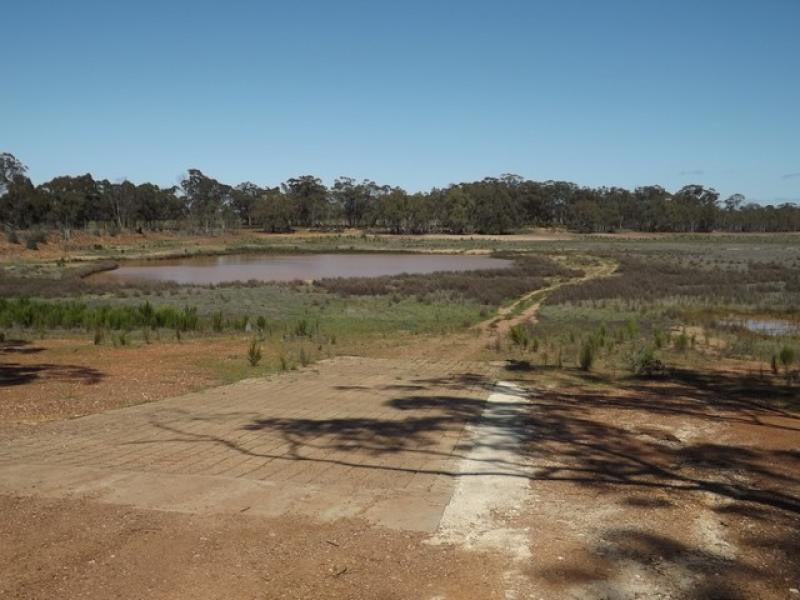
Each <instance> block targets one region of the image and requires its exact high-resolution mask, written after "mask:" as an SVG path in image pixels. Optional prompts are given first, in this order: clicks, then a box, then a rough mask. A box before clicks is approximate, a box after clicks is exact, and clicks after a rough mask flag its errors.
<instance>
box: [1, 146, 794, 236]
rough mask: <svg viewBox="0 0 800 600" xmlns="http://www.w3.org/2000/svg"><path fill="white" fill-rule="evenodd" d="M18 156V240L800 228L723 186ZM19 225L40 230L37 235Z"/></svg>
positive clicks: (14, 184)
mask: <svg viewBox="0 0 800 600" xmlns="http://www.w3.org/2000/svg"><path fill="white" fill-rule="evenodd" d="M26 173H27V168H26V167H25V165H23V164H22V163H21V162H20V161H19V160H17V159H16V158H15V157H14V156H13V155H11V154H8V153H3V154H0V224H2V225H4V226H5V228H6V237H7V239H8V241H9V242H11V243H22V242H23V240H24V242H25V244H26V245H27V247H28V248H30V249H36V248H37V247H38V244H39V243H41V242H43V241H44V240H45V237H44V234H43V232H42V231H41V228H42V227H50V228H55V229H58V230H59V231H61V232H62V233H63V236H64V238H65V239H67V238H68V237H69V235H70V231H71V230H72V229H75V228H86V229H88V230H90V231H96V232H101V231H102V232H107V233H109V234H111V235H114V234H116V233H118V232H119V231H122V230H139V231H142V230H145V229H148V230H153V229H165V228H192V229H197V230H202V231H204V232H209V231H211V230H215V229H220V228H226V227H234V226H239V225H245V226H249V227H259V228H261V229H263V230H265V231H271V232H278V231H290V230H291V229H292V228H294V227H333V228H339V227H364V228H377V229H382V230H384V231H389V232H392V233H412V234H417V233H426V232H433V231H440V232H450V233H457V234H469V233H507V232H510V231H514V230H518V229H520V228H524V227H531V226H554V227H567V228H570V229H573V230H576V231H582V232H587V233H591V232H613V231H616V230H620V229H632V230H641V231H668V232H707V231H712V230H724V231H735V232H738V231H758V232H765V231H798V230H800V207H799V206H797V205H796V204H791V203H785V204H781V205H779V206H761V205H758V204H754V203H747V202H746V200H745V198H744V197H743V196H742V195H740V194H734V195H732V196H730V197H729V198H727V199H725V200H724V201H723V202H720V198H719V194H718V193H717V192H716V191H715V190H714V189H712V188H707V187H704V186H702V185H699V184H693V185H687V186H684V187H683V188H681V189H680V190H678V191H676V192H674V193H671V192H668V191H667V190H665V189H664V188H662V187H660V186H657V185H652V186H643V187H639V188H636V189H634V190H627V189H622V188H616V187H612V188H605V187H602V188H590V187H581V186H578V185H576V184H574V183H570V182H566V181H544V182H538V181H530V180H525V179H523V178H521V177H519V176H516V175H502V176H501V177H497V178H496V177H487V178H485V179H483V180H481V181H473V182H464V183H457V184H453V185H450V186H448V187H446V188H441V189H439V188H434V189H432V190H430V191H428V192H417V193H409V192H407V191H405V190H403V189H402V188H399V187H396V186H390V185H379V184H377V183H375V182H374V181H370V180H363V181H360V182H358V181H356V180H354V179H352V178H349V177H340V178H338V179H336V181H335V182H334V184H333V185H332V186H330V187H327V186H325V185H324V184H323V183H322V181H321V180H320V179H319V178H317V177H314V176H312V175H303V176H300V177H295V178H291V179H289V180H287V181H286V182H284V183H282V184H281V185H280V186H276V187H269V186H266V187H262V186H258V185H256V184H254V183H251V182H244V183H240V184H238V185H228V184H225V183H222V182H220V181H217V180H216V179H214V178H212V177H209V176H207V175H205V174H204V173H202V172H201V171H199V170H197V169H190V170H189V171H188V173H187V175H186V177H185V178H184V179H183V181H181V183H180V185H178V186H173V187H169V188H160V187H159V186H157V185H154V184H152V183H142V184H140V185H134V184H133V183H131V182H129V181H123V182H121V183H113V182H110V181H108V180H100V181H97V180H95V179H94V178H93V177H92V176H91V175H90V174H88V173H87V174H86V175H81V176H78V177H72V176H60V177H55V178H54V179H52V180H50V181H47V182H44V183H42V184H40V185H38V186H35V185H34V184H33V183H32V182H31V180H30V179H29V178H28V177H27V176H26ZM18 229H24V230H31V231H30V233H28V234H27V235H26V236H20V235H18V234H17V233H16V231H17V230H18Z"/></svg>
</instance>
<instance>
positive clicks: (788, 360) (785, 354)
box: [778, 346, 795, 372]
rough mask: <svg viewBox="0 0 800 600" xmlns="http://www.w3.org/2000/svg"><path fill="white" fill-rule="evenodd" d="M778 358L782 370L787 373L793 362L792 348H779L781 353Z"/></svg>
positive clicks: (793, 353)
mask: <svg viewBox="0 0 800 600" xmlns="http://www.w3.org/2000/svg"><path fill="white" fill-rule="evenodd" d="M778 358H779V359H780V361H781V364H782V365H783V369H784V370H785V371H787V372H788V371H789V368H790V367H791V366H792V364H793V363H794V361H795V352H794V348H792V347H790V346H784V347H783V348H781V351H780V353H779V354H778Z"/></svg>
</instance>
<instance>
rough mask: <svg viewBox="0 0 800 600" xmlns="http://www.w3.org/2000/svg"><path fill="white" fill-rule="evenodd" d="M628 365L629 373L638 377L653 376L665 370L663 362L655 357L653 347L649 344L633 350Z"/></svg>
mask: <svg viewBox="0 0 800 600" xmlns="http://www.w3.org/2000/svg"><path fill="white" fill-rule="evenodd" d="M628 365H629V368H630V370H631V373H633V374H634V375H636V376H638V377H654V376H656V375H662V374H664V373H665V371H666V369H665V367H664V364H663V363H662V362H661V361H660V360H658V358H656V354H655V349H654V348H653V346H650V345H647V346H644V347H641V348H638V349H636V350H634V351H633V352H632V353H631V355H630V357H629V361H628Z"/></svg>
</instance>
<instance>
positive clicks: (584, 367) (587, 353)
mask: <svg viewBox="0 0 800 600" xmlns="http://www.w3.org/2000/svg"><path fill="white" fill-rule="evenodd" d="M594 356H595V341H594V340H593V339H588V340H586V341H585V342H584V343H583V345H582V346H581V350H580V353H579V354H578V366H579V367H580V368H581V371H591V370H592V365H593V364H594Z"/></svg>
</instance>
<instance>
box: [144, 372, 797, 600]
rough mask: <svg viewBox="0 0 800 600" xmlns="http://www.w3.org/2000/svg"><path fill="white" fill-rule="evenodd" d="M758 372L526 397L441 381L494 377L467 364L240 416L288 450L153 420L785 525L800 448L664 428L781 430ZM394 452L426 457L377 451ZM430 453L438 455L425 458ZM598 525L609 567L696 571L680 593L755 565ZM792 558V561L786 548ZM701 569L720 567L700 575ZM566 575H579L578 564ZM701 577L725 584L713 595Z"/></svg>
mask: <svg viewBox="0 0 800 600" xmlns="http://www.w3.org/2000/svg"><path fill="white" fill-rule="evenodd" d="M526 376H527V373H526ZM528 383H531V382H528ZM757 383H758V385H755V384H753V382H751V381H750V380H749V379H747V378H742V377H739V376H736V375H728V374H717V375H715V376H711V375H705V374H690V373H678V374H677V375H676V377H675V378H674V379H670V380H667V381H664V380H659V381H657V382H646V381H639V380H631V381H626V382H623V383H622V384H621V385H620V388H621V393H609V392H608V391H607V390H606V391H604V390H598V389H596V388H591V387H589V388H585V387H582V386H580V385H576V386H574V387H571V388H565V387H563V386H562V388H559V390H557V391H538V392H536V391H534V392H532V393H530V394H529V395H528V403H522V404H520V403H518V402H517V403H515V402H502V401H500V402H494V401H493V402H491V403H487V402H486V401H485V400H479V399H475V398H469V397H464V396H458V395H456V394H455V393H450V392H449V390H457V389H458V390H463V389H464V387H465V385H468V386H470V387H471V388H475V389H483V390H495V389H496V388H495V386H494V384H493V382H492V381H491V380H489V379H488V378H486V377H483V376H479V375H475V374H462V375H458V376H454V377H452V378H434V379H424V380H423V379H420V380H412V381H410V382H408V384H397V386H394V387H392V386H382V387H376V388H375V393H376V394H378V393H383V394H385V392H386V391H387V390H388V391H392V390H393V391H397V392H401V391H412V390H413V391H414V392H415V393H414V394H413V395H398V396H396V397H393V398H389V399H388V400H386V401H385V402H384V403H383V405H382V408H383V409H388V410H383V411H382V414H385V416H384V417H382V418H377V417H359V418H347V417H341V418H327V419H325V418H320V419H314V418H273V417H256V418H253V419H251V420H250V421H249V422H248V423H247V424H245V425H244V426H243V428H244V429H245V430H246V431H249V432H253V433H259V432H260V433H263V434H265V437H267V436H268V437H270V438H273V437H275V436H277V438H278V439H279V440H280V442H281V444H282V445H283V447H287V446H288V447H289V448H290V450H289V452H288V453H286V452H280V453H278V452H276V453H274V454H270V453H269V452H260V451H259V450H258V444H257V443H254V444H253V445H245V444H242V443H241V442H240V433H235V434H232V435H231V436H230V437H227V438H226V437H214V436H210V435H199V434H193V433H191V432H186V431H182V430H181V429H180V428H179V427H177V426H175V425H165V424H162V425H160V426H161V427H163V428H164V429H167V430H169V431H172V432H173V433H175V434H176V436H178V437H176V438H175V440H183V441H192V442H196V441H198V440H200V441H207V442H209V443H215V444H223V445H225V446H227V447H228V448H230V449H232V450H234V451H236V452H240V453H242V454H246V455H250V456H256V457H262V458H269V459H277V460H288V461H308V462H318V463H328V464H331V465H341V466H346V467H348V468H352V469H366V470H383V471H396V472H407V473H415V474H417V473H421V474H431V475H440V476H445V477H450V478H452V479H453V480H456V479H458V478H465V477H488V476H504V477H519V478H524V479H526V480H528V481H530V482H531V483H532V484H533V485H534V486H536V487H537V488H538V489H540V490H541V489H546V488H542V486H547V485H548V484H552V485H554V486H555V485H565V484H570V485H575V486H578V487H579V488H583V489H587V490H590V491H591V493H592V495H593V496H594V497H596V498H597V499H598V501H600V502H602V501H603V499H604V498H605V499H607V500H606V501H609V502H618V503H619V504H620V505H624V506H628V507H630V508H631V509H632V510H644V511H659V510H667V509H669V508H670V507H671V506H672V505H673V504H675V505H686V504H689V503H698V502H700V500H699V499H701V498H713V499H714V501H715V502H716V503H718V504H719V507H718V510H720V511H723V510H728V511H730V512H729V514H730V515H736V518H739V519H750V520H755V521H756V522H758V523H761V524H765V525H766V524H769V523H777V522H783V523H785V528H786V529H788V530H790V531H796V530H797V523H798V520H800V496H798V495H797V493H798V489H800V452H797V451H796V449H793V448H788V449H787V448H786V447H773V448H771V447H770V446H769V445H767V444H764V445H763V446H761V445H757V444H752V443H742V442H737V441H736V437H735V436H734V437H732V438H724V439H715V438H712V440H709V439H704V438H703V436H702V435H695V434H691V433H690V434H686V433H685V432H681V431H678V430H677V429H676V430H675V431H671V430H669V428H670V427H674V426H675V424H676V423H677V424H680V425H681V427H683V426H688V427H689V428H690V429H691V427H692V426H697V427H699V428H700V429H699V430H700V431H702V426H703V424H708V423H720V422H721V423H726V424H732V425H734V426H739V425H747V426H750V427H751V428H753V427H754V428H755V429H757V430H759V431H762V430H763V433H764V435H766V436H770V435H775V432H778V433H779V434H781V435H791V432H793V431H794V430H795V428H796V425H795V424H796V423H798V414H797V413H796V412H795V410H794V409H793V406H794V405H793V404H792V403H791V402H790V401H787V397H786V395H784V393H783V391H782V389H779V388H778V389H776V388H775V387H773V386H767V387H764V382H761V381H759V382H757ZM419 386H423V387H424V388H425V389H424V391H425V392H427V393H422V392H423V390H420V388H419ZM362 391H363V390H362ZM366 392H367V393H369V392H368V391H366ZM771 392H775V394H774V395H771V394H770V393H771ZM654 424H658V425H660V426H662V427H666V428H667V430H666V433H663V434H661V433H659V432H660V431H661V429H660V428H659V427H655V426H654ZM467 426H471V427H478V428H481V427H486V428H488V429H491V430H492V431H497V432H505V435H500V436H497V435H494V436H491V437H490V438H488V441H481V440H480V439H478V440H477V441H476V440H475V439H471V437H470V436H469V435H462V433H463V431H464V429H465V427H467ZM458 435H461V437H460V438H459V440H458V442H457V443H455V444H454V445H452V446H450V447H446V448H442V446H441V445H440V444H439V441H440V440H441V439H442V438H443V437H445V436H458ZM728 440H731V441H728ZM481 445H485V446H490V447H491V449H493V450H496V451H498V452H497V454H498V455H499V456H507V455H508V454H511V455H512V456H515V457H516V458H515V459H514V460H509V459H507V458H505V459H492V458H476V454H474V453H472V451H473V450H475V449H476V448H477V449H480V446H481ZM276 446H279V445H277V444H276ZM404 453H405V454H407V455H408V456H409V457H415V456H416V457H421V458H424V459H426V460H423V461H420V460H415V461H403V460H395V461H390V460H387V459H388V457H391V456H396V455H401V454H404ZM478 454H479V455H480V456H485V453H478ZM437 461H438V462H437ZM431 464H435V465H436V466H435V467H433V466H427V465H431ZM652 494H657V497H655V498H653V497H652ZM642 495H643V496H644V497H643V498H641V497H640V496H642ZM792 524H794V525H793V526H792ZM602 537H603V543H604V544H605V545H604V546H603V548H601V549H598V552H600V553H601V554H602V556H603V557H604V560H606V561H607V563H608V564H609V565H610V566H609V567H608V568H609V573H610V572H612V571H613V570H614V565H615V564H617V565H618V564H622V563H624V564H626V565H630V564H632V563H636V562H637V561H638V562H640V563H642V564H646V565H649V566H650V567H652V568H653V569H655V570H656V571H658V569H659V568H662V567H663V569H665V572H667V573H670V572H674V573H676V574H677V575H676V576H678V575H679V576H680V577H683V578H684V579H686V580H687V581H690V582H693V583H692V585H694V586H695V587H694V589H695V591H694V592H686V593H685V597H689V598H711V597H729V598H736V597H738V596H737V595H736V590H735V589H727V588H726V587H725V586H726V584H725V582H724V578H725V574H726V573H731V572H734V571H735V572H737V573H739V574H741V575H745V576H746V575H747V574H748V571H747V570H748V569H755V570H754V571H753V573H755V572H760V573H762V575H763V573H764V571H763V570H761V571H758V569H756V567H753V565H752V564H750V563H747V562H743V561H737V560H734V559H731V558H730V557H727V556H724V555H716V554H714V553H713V552H709V551H706V550H699V549H697V548H695V547H693V546H691V545H690V544H688V543H686V542H681V541H678V540H676V539H672V538H671V537H670V536H669V535H667V534H664V535H657V534H656V533H654V532H653V531H652V530H648V528H647V527H644V526H643V527H641V528H639V529H638V530H637V528H629V529H625V530H618V531H615V530H607V531H606V532H604V533H603V536H602ZM770 540H772V542H774V543H776V544H777V543H781V544H783V546H784V547H785V550H786V552H788V551H789V549H790V548H792V547H794V543H795V542H796V536H795V537H791V535H788V534H787V537H785V539H784V538H783V535H782V534H781V532H780V531H777V532H774V534H773V535H772V537H771V538H764V537H763V536H761V537H759V536H756V535H754V536H753V537H752V538H751V539H747V540H744V541H743V542H742V544H744V545H745V546H747V545H749V547H751V548H753V549H754V551H761V550H759V548H764V547H765V546H766V545H767V544H769V543H771V542H770ZM785 554H786V553H784V554H783V555H782V556H783V557H784V558H785ZM654 556H657V557H660V558H658V559H657V560H656V559H654V558H653V557H654ZM792 560H793V561H794V562H791V564H792V565H796V564H797V562H796V559H792ZM654 561H655V562H654ZM659 561H661V562H659ZM543 573H544V572H543ZM708 573H720V574H721V576H720V577H717V576H714V577H711V576H706V575H708ZM544 575H546V573H544ZM594 576H595V575H590V574H587V575H585V577H587V578H590V577H594ZM574 577H575V578H579V574H577V573H575V574H574ZM599 577H600V580H603V581H605V584H606V585H612V583H609V579H610V575H609V576H608V577H603V575H602V573H601V575H600V576H599ZM709 586H710V587H709ZM714 586H716V587H715V588H714ZM712 588H714V589H715V590H716V591H717V592H719V593H721V594H722V595H714V594H715V593H716V592H714V589H712ZM598 589H599V590H601V588H598ZM604 593H605V592H604ZM726 594H727V595H726ZM612 597H614V596H612ZM622 597H624V596H622ZM682 597H683V596H682Z"/></svg>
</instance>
